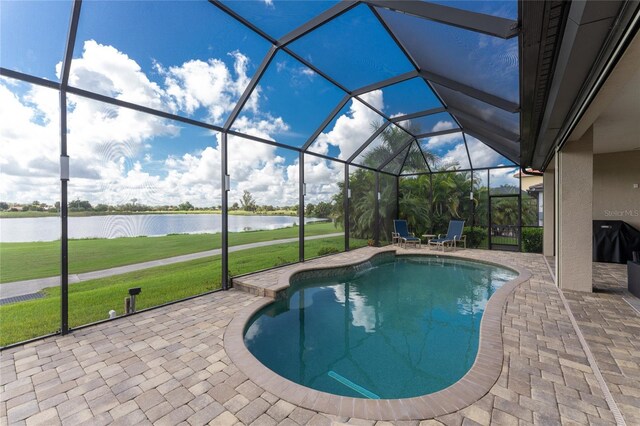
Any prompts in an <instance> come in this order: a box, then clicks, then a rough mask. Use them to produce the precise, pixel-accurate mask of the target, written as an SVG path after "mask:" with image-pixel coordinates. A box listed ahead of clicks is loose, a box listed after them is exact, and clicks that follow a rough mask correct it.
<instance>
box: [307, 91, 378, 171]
mask: <svg viewBox="0 0 640 426" xmlns="http://www.w3.org/2000/svg"><path fill="white" fill-rule="evenodd" d="M360 97H361V98H362V100H363V101H365V102H367V103H369V104H370V105H371V106H373V107H374V108H377V109H382V107H383V99H382V90H374V91H373V92H369V93H366V94H364V95H361V96H360ZM381 120H382V117H380V116H379V115H378V114H377V113H375V112H374V111H373V110H372V109H371V108H369V107H367V106H366V105H365V104H363V103H362V102H360V101H358V100H357V99H353V100H352V101H351V106H350V108H349V111H348V112H347V113H346V114H343V115H341V116H340V117H338V119H337V120H336V123H335V125H334V126H333V129H331V130H330V131H329V132H326V133H321V134H320V136H318V139H317V140H316V141H315V142H314V144H313V148H312V150H313V151H314V152H317V153H318V154H325V155H326V154H327V153H328V151H329V145H333V146H335V147H337V148H338V149H339V150H340V154H339V155H338V158H341V159H347V158H349V156H351V154H353V153H354V152H355V151H356V149H357V148H358V147H359V146H360V145H362V144H363V143H364V142H365V141H366V140H367V139H368V138H369V137H370V136H371V135H372V134H373V133H374V131H375V128H374V127H373V124H374V123H378V124H380V122H381Z"/></svg>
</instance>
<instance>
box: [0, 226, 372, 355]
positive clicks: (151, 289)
mask: <svg viewBox="0 0 640 426" xmlns="http://www.w3.org/2000/svg"><path fill="white" fill-rule="evenodd" d="M351 242H352V247H357V246H362V245H366V241H364V240H351ZM330 247H332V248H334V249H336V250H338V251H342V250H343V248H344V238H343V237H332V238H326V239H322V240H312V241H307V242H306V243H305V250H306V252H307V254H309V255H312V254H313V253H316V254H317V253H318V252H319V251H320V250H321V249H322V248H324V249H325V250H326V249H327V248H330ZM297 260H298V244H297V243H287V244H276V245H273V246H270V247H269V250H268V251H265V250H264V249H263V248H257V249H248V250H242V251H238V252H233V253H230V254H229V270H230V273H231V274H232V275H240V274H244V273H248V272H253V271H257V270H261V269H266V268H271V267H273V266H277V265H280V264H283V263H289V262H296V261H297ZM220 286H221V260H220V256H212V257H208V258H203V259H198V260H193V261H189V262H182V263H176V264H173V265H166V266H160V267H156V268H149V269H145V270H141V271H136V272H131V273H127V274H122V275H116V276H113V277H108V278H102V279H97V280H91V281H85V282H83V283H79V284H72V285H70V286H69V289H70V290H69V324H70V326H71V327H77V326H79V325H83V324H88V323H91V322H95V321H98V320H101V319H106V318H107V317H108V312H109V310H111V309H114V310H115V311H116V312H118V315H121V314H122V313H123V310H124V298H125V297H126V296H127V290H128V289H129V288H131V287H141V288H142V294H141V295H140V296H139V297H138V299H137V302H136V304H137V307H138V309H144V308H148V307H152V306H157V305H160V304H162V303H166V302H170V301H173V300H178V299H182V298H185V297H188V296H192V295H197V294H200V293H203V292H206V291H211V290H214V289H218V288H220ZM45 294H46V296H45V297H44V298H43V299H37V300H32V301H26V302H20V303H14V304H11V305H5V306H0V346H6V345H8V344H11V343H15V342H19V341H23V340H27V339H30V338H33V337H37V336H41V335H43V334H47V333H52V332H54V331H56V330H58V329H59V327H60V289H59V288H57V287H55V288H49V289H46V290H45Z"/></svg>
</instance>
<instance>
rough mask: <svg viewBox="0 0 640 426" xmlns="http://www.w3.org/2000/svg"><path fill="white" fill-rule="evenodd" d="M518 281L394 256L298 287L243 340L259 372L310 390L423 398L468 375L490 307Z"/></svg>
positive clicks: (449, 262) (478, 267)
mask: <svg viewBox="0 0 640 426" xmlns="http://www.w3.org/2000/svg"><path fill="white" fill-rule="evenodd" d="M516 275H517V274H516V273H515V272H513V271H511V270H508V269H504V268H499V267H495V266H491V265H486V264H482V263H476V262H470V261H463V260H457V259H446V258H437V257H427V256H420V257H419V256H415V257H397V258H396V259H395V261H389V262H387V263H383V264H381V265H379V266H375V267H373V266H372V267H370V268H365V269H364V270H361V271H359V272H357V273H355V272H353V273H350V274H348V275H347V274H345V275H343V276H341V277H334V278H322V279H314V282H309V281H305V282H301V283H299V284H296V285H294V286H293V287H292V288H291V290H290V292H289V295H288V297H287V298H286V299H284V300H280V301H277V302H275V303H272V304H271V305H268V306H266V307H265V308H263V309H262V310H260V311H259V312H257V313H256V315H254V317H253V318H252V319H251V321H250V322H249V325H248V327H247V329H246V331H245V337H244V340H245V344H246V345H247V348H248V349H249V350H250V351H251V353H253V355H254V356H256V358H258V359H259V360H260V361H261V362H262V363H263V364H264V365H265V366H267V367H268V368H270V369H271V370H273V371H275V372H276V373H278V374H280V375H281V376H283V377H286V378H287V379H289V380H292V381H294V382H297V383H300V384H302V385H304V386H307V387H310V388H313V389H317V390H320V391H324V392H329V393H333V394H337V395H344V396H352V397H358V398H408V397H413V396H418V395H424V394H428V393H431V392H436V391H438V390H441V389H444V388H446V387H447V386H449V385H451V384H453V383H455V382H456V381H458V380H459V379H460V378H462V376H464V375H465V373H466V372H467V371H468V370H469V368H471V365H473V362H474V360H475V357H476V352H477V350H478V341H479V339H478V337H479V330H480V320H481V318H482V313H483V312H484V308H485V305H486V303H487V300H488V299H489V297H491V295H492V294H493V293H494V292H495V291H496V289H498V288H499V287H500V286H502V284H504V283H505V282H507V281H510V280H512V279H514V278H515V277H516Z"/></svg>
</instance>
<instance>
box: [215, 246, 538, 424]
mask: <svg viewBox="0 0 640 426" xmlns="http://www.w3.org/2000/svg"><path fill="white" fill-rule="evenodd" d="M388 252H394V253H395V255H396V256H399V257H402V256H407V255H411V256H413V255H416V256H437V257H452V258H456V259H461V260H467V261H472V262H480V263H485V264H490V265H496V266H500V267H504V268H508V269H511V270H513V271H515V272H517V273H518V274H519V275H518V276H517V277H516V278H515V279H513V280H511V281H509V282H507V283H505V284H504V285H503V286H502V287H500V288H499V289H498V290H497V291H496V292H495V293H494V294H493V295H492V296H491V297H490V298H489V301H488V302H487V305H486V308H485V311H484V313H483V315H482V320H481V322H480V337H479V339H480V341H479V345H478V353H477V354H476V359H475V361H474V363H473V365H472V366H471V368H470V369H469V371H467V373H466V374H465V375H464V376H463V377H462V378H461V379H460V380H458V381H457V382H455V383H453V384H452V385H450V386H449V387H447V388H445V389H442V390H440V391H438V392H434V393H430V394H427V395H422V396H418V397H412V398H401V399H363V398H352V397H346V396H341V395H334V394H330V393H326V392H322V391H318V390H315V389H311V388H308V387H305V386H302V385H300V384H298V383H295V382H292V381H290V380H288V379H286V378H284V377H282V376H280V375H278V374H277V373H275V372H274V371H272V370H270V369H269V368H267V367H266V366H265V365H263V364H262V363H261V362H260V361H259V360H258V359H257V358H255V357H254V356H253V354H252V353H251V352H249V350H248V349H247V347H246V346H245V344H244V329H245V326H246V324H247V322H248V321H249V320H250V318H251V317H252V316H253V314H254V313H255V312H256V311H258V310H259V309H261V308H262V307H264V306H266V305H268V304H270V303H272V302H273V301H274V299H275V298H276V294H277V292H279V291H283V290H285V289H286V288H288V287H289V281H290V279H291V278H293V277H294V276H295V275H296V274H298V273H300V272H305V271H313V270H322V269H336V268H339V267H344V266H356V265H359V264H361V263H365V262H367V261H370V260H371V259H373V258H374V257H376V256H379V255H380V254H383V253H388ZM530 278H531V272H530V271H529V270H527V269H522V268H519V267H517V266H515V265H511V264H509V263H506V262H498V261H486V260H479V259H470V258H466V257H460V256H456V255H455V254H454V253H437V254H421V253H415V252H407V253H398V252H397V251H396V250H395V249H384V250H379V251H377V252H376V253H372V254H371V255H369V256H364V257H363V258H362V259H358V260H350V261H349V262H345V263H336V264H333V265H316V266H308V265H304V264H303V265H300V266H299V267H296V268H294V269H290V270H287V271H283V273H282V275H281V276H280V277H279V279H278V286H277V290H276V288H273V289H271V290H272V291H273V290H276V291H275V293H274V295H273V296H272V297H270V298H265V299H263V300H259V301H257V302H254V303H252V304H250V305H248V306H246V307H245V308H244V309H242V311H240V312H239V313H238V314H237V315H235V316H234V318H233V319H232V320H231V322H230V323H229V325H228V326H227V329H226V331H225V333H224V348H225V351H226V353H227V355H228V356H229V358H230V359H231V361H233V363H234V364H235V365H236V366H237V367H238V369H239V370H240V371H242V372H243V373H244V374H246V375H247V376H248V377H249V378H250V379H251V380H252V381H253V382H254V383H255V384H257V385H258V386H260V387H262V388H263V389H264V390H266V391H268V392H270V393H272V394H274V395H276V396H277V397H279V398H282V399H284V400H285V401H288V402H290V403H292V404H295V405H298V406H300V407H303V408H308V409H310V410H314V411H321V412H324V413H328V414H334V415H337V416H342V417H357V418H361V419H367V420H383V421H384V420H386V421H389V420H392V421H393V420H424V419H431V418H434V417H438V416H443V415H446V414H450V413H453V412H456V411H459V410H461V409H463V408H465V407H467V406H469V405H471V404H473V403H474V402H476V401H478V400H479V399H480V398H482V397H483V396H484V395H486V394H487V393H488V392H489V390H490V389H491V388H492V387H493V385H494V384H495V383H496V381H497V380H498V377H499V376H500V373H501V371H502V364H503V357H504V351H503V345H502V314H503V311H504V306H505V304H506V301H507V298H508V296H509V295H510V294H511V293H512V292H513V290H515V289H516V288H517V287H518V286H519V285H520V284H522V283H524V282H526V281H528V280H529V279H530Z"/></svg>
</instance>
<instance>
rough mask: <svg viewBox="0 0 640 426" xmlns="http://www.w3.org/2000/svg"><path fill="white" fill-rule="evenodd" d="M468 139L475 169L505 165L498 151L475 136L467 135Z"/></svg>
mask: <svg viewBox="0 0 640 426" xmlns="http://www.w3.org/2000/svg"><path fill="white" fill-rule="evenodd" d="M466 138H467V146H468V147H469V155H470V156H471V162H472V163H473V167H494V166H502V165H504V162H503V161H501V160H502V157H501V156H500V154H498V153H497V152H496V151H494V150H493V149H491V148H490V147H488V146H487V145H485V144H484V143H483V142H481V141H479V140H478V139H476V138H474V137H473V136H469V135H466Z"/></svg>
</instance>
